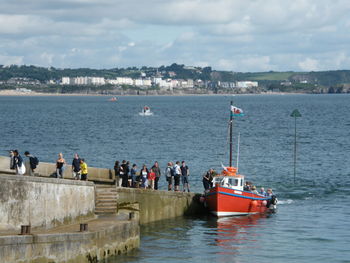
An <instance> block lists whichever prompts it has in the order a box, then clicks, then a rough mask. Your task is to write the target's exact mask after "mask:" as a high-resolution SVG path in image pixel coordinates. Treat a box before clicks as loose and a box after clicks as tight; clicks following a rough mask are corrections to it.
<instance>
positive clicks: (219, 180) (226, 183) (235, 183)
mask: <svg viewBox="0 0 350 263" xmlns="http://www.w3.org/2000/svg"><path fill="white" fill-rule="evenodd" d="M213 185H219V186H222V187H227V188H232V189H235V190H239V191H243V185H244V179H243V177H233V176H226V175H224V176H222V175H218V176H215V177H214V178H213Z"/></svg>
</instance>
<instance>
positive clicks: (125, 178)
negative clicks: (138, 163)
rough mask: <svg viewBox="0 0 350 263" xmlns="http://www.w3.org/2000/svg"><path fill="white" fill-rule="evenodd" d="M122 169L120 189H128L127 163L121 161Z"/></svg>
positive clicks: (128, 170) (128, 169)
mask: <svg viewBox="0 0 350 263" xmlns="http://www.w3.org/2000/svg"><path fill="white" fill-rule="evenodd" d="M122 169H123V174H122V187H128V180H129V172H130V168H129V162H127V161H125V160H123V162H122Z"/></svg>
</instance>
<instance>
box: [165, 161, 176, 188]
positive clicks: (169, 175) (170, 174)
mask: <svg viewBox="0 0 350 263" xmlns="http://www.w3.org/2000/svg"><path fill="white" fill-rule="evenodd" d="M165 179H166V181H167V182H168V191H171V190H172V185H173V180H174V169H173V163H172V162H168V166H167V168H165Z"/></svg>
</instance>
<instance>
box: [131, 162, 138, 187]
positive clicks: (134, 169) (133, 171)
mask: <svg viewBox="0 0 350 263" xmlns="http://www.w3.org/2000/svg"><path fill="white" fill-rule="evenodd" d="M136 172H137V165H136V164H133V165H132V167H131V171H130V176H131V187H133V188H135V187H136Z"/></svg>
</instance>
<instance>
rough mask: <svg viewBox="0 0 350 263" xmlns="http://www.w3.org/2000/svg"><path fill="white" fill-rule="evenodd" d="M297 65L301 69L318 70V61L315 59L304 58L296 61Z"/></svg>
mask: <svg viewBox="0 0 350 263" xmlns="http://www.w3.org/2000/svg"><path fill="white" fill-rule="evenodd" d="M298 65H299V67H300V69H301V70H303V71H317V70H319V62H318V60H316V59H312V58H306V59H305V60H303V61H301V62H299V63H298Z"/></svg>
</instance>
